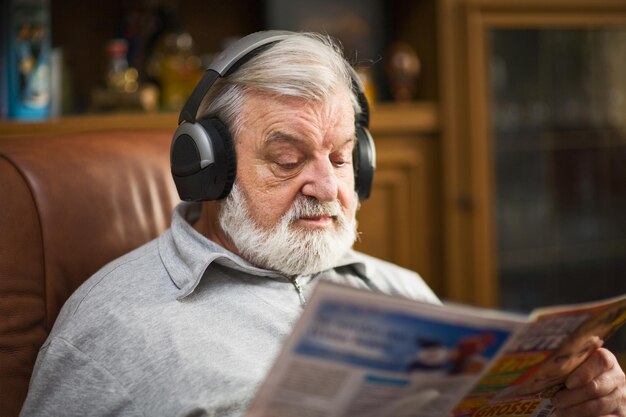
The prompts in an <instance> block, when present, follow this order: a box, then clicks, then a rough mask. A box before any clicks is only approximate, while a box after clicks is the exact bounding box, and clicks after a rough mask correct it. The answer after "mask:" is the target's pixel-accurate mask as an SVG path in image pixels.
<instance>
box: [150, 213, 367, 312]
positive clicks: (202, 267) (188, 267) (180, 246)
mask: <svg viewBox="0 0 626 417" xmlns="http://www.w3.org/2000/svg"><path fill="white" fill-rule="evenodd" d="M201 209H202V203H188V202H182V203H180V204H179V205H178V206H177V207H176V208H175V209H174V213H173V216H172V225H171V227H170V228H169V229H168V230H167V231H166V232H165V233H164V234H163V235H161V237H160V238H159V242H158V243H159V253H160V256H161V260H162V262H163V264H164V265H165V268H166V269H167V271H168V273H169V276H170V278H171V279H172V282H173V283H174V285H175V286H176V287H177V288H178V289H179V294H178V295H177V297H176V298H177V299H178V300H181V299H183V298H185V297H187V296H188V295H190V294H191V293H193V291H194V290H195V288H196V287H197V286H198V284H199V283H200V281H201V280H202V278H203V276H204V275H205V272H206V271H207V269H208V267H209V266H210V265H211V264H212V263H214V262H215V263H216V264H219V265H222V266H225V267H227V268H230V269H233V270H236V271H240V272H242V273H245V274H249V275H254V276H258V277H260V278H263V277H265V278H273V279H277V278H278V279H287V277H286V276H285V275H283V274H281V273H279V272H276V271H271V270H267V269H263V268H259V267H256V266H254V265H252V264H251V263H250V262H248V261H246V260H245V259H243V258H241V257H240V256H238V255H236V254H234V253H232V252H231V251H229V250H227V249H225V248H223V247H222V246H220V245H218V244H216V243H215V242H213V241H211V240H210V239H208V238H206V237H205V236H203V235H202V234H201V233H199V232H198V231H197V230H195V229H194V228H193V226H192V224H193V223H195V222H196V221H197V220H198V219H199V217H200V212H201ZM348 265H353V266H354V268H355V269H356V270H357V271H358V272H359V275H361V276H367V274H366V272H367V271H366V265H365V263H364V262H363V260H362V259H361V257H359V256H358V254H357V253H355V252H354V251H352V250H350V251H348V253H346V255H344V256H343V257H342V258H341V259H339V261H338V262H337V264H336V265H334V266H333V268H338V267H341V266H348Z"/></svg>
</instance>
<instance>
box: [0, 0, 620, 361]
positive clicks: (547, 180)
mask: <svg viewBox="0 0 626 417" xmlns="http://www.w3.org/2000/svg"><path fill="white" fill-rule="evenodd" d="M2 16H3V18H2V19H3V22H2V30H3V32H2V40H3V42H2V61H0V65H1V68H2V78H1V80H0V81H1V82H2V88H1V89H0V91H1V95H0V98H1V101H0V103H1V105H0V111H1V115H2V118H3V119H4V121H3V122H2V123H0V129H2V130H4V132H5V133H7V132H8V133H11V134H23V133H29V132H33V131H37V130H38V129H44V128H38V127H37V126H45V129H53V130H54V129H58V130H63V129H66V128H68V126H69V128H72V129H74V128H75V126H76V124H75V123H78V122H76V120H80V118H81V117H90V118H89V119H88V120H89V123H90V124H91V126H92V127H93V126H104V125H113V126H120V125H122V124H123V125H124V126H125V127H128V126H133V124H136V125H137V126H146V125H155V126H161V127H163V128H170V127H171V129H172V130H173V129H174V127H175V119H176V111H178V110H180V108H181V107H182V105H183V103H184V101H185V100H186V98H187V95H188V94H189V92H190V91H191V90H192V89H193V87H194V85H195V83H196V82H197V80H198V79H199V77H200V76H201V75H202V71H203V68H204V67H206V66H207V65H208V63H209V62H210V61H211V59H212V57H213V56H214V55H215V54H216V53H217V52H219V51H220V50H221V49H222V48H224V47H225V46H226V45H228V44H229V43H230V42H232V41H233V40H235V39H237V38H239V37H241V36H243V35H245V34H248V33H250V32H254V31H257V30H263V29H289V30H314V31H321V32H324V33H328V34H330V35H332V36H335V37H337V38H338V39H339V40H340V41H341V43H342V45H343V47H344V48H345V51H346V54H347V56H348V57H349V59H350V60H351V62H353V63H354V65H355V67H356V68H357V69H358V71H359V74H360V75H361V76H362V79H363V81H364V84H365V86H366V89H367V94H368V96H369V98H370V100H371V102H372V107H373V110H372V112H373V115H372V131H373V133H374V138H375V141H376V146H377V150H378V152H379V155H378V171H377V177H376V182H375V193H374V196H373V198H372V199H371V200H370V201H367V202H365V203H364V204H363V208H362V210H361V212H360V214H359V220H360V225H361V230H362V232H363V239H362V241H361V242H360V243H359V244H358V246H357V247H358V249H360V250H363V251H365V252H368V253H372V254H375V255H377V256H381V257H383V258H385V259H389V260H391V261H394V262H397V263H399V264H401V265H404V266H406V267H409V268H411V269H414V270H417V271H418V272H420V273H421V274H422V275H423V276H424V277H425V279H426V280H427V281H428V282H429V284H430V285H431V286H432V287H433V288H434V289H435V290H436V291H437V292H438V294H439V295H440V296H441V297H442V298H445V299H448V300H453V301H459V302H465V303H470V304H474V305H482V306H489V307H499V308H503V309H507V310H512V311H522V312H527V311H529V310H530V309H532V308H534V307H537V306H543V305H552V304H562V303H574V302H581V301H591V300H595V299H599V298H605V297H610V296H615V295H618V294H623V293H626V2H624V1H621V0H558V1H557V0H554V1H548V2H546V1H545V0H542V1H537V0H439V1H437V0H413V1H409V0H406V1H405V0H396V1H383V0H343V1H331V0H317V1H316V0H266V1H252V0H230V1H228V2H217V1H207V0H205V1H199V0H180V1H168V0H109V1H106V2H86V1H79V0H49V1H42V0H21V1H20V0H3V2H2ZM129 114H131V115H134V116H133V118H130V119H129V118H127V117H126V116H127V115H129ZM94 115H96V116H94ZM100 115H101V117H102V118H98V117H100ZM94 117H95V118H94ZM33 120H35V121H38V122H35V123H33V122H32V121H33ZM82 120H85V119H82ZM40 124H41V125H40ZM51 126H53V127H51ZM611 343H612V345H613V346H615V347H616V348H617V349H618V350H622V351H626V332H624V331H621V332H620V333H619V334H618V336H617V337H616V338H615V339H614V340H613V341H612V342H611ZM622 361H623V360H622ZM622 363H624V362H622Z"/></svg>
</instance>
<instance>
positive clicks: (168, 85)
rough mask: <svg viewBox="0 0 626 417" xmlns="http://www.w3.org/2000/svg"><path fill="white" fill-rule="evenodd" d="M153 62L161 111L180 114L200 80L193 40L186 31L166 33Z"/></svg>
mask: <svg viewBox="0 0 626 417" xmlns="http://www.w3.org/2000/svg"><path fill="white" fill-rule="evenodd" d="M155 57H156V59H155V61H154V62H153V65H155V66H156V67H157V68H156V70H155V71H154V73H155V75H156V78H157V79H158V80H159V83H160V86H161V108H162V109H163V110H172V111H180V109H181V108H182V107H183V105H184V104H185V101H186V100H187V97H188V96H189V94H191V92H192V91H193V89H194V87H195V85H196V84H197V83H198V81H200V78H201V77H202V68H201V60H200V57H198V56H197V55H195V54H194V53H193V40H192V38H191V35H189V33H187V32H174V33H168V34H166V35H165V36H164V37H163V38H162V44H161V48H160V50H159V51H158V54H156V55H155Z"/></svg>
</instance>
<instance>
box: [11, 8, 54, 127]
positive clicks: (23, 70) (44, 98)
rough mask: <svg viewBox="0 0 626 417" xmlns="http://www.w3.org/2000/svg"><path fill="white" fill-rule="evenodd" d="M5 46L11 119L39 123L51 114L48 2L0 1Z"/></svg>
mask: <svg viewBox="0 0 626 417" xmlns="http://www.w3.org/2000/svg"><path fill="white" fill-rule="evenodd" d="M2 3H3V5H4V8H5V10H3V11H2V12H3V14H4V15H5V17H8V22H6V24H3V29H2V30H4V31H5V33H4V34H3V41H4V43H5V45H4V46H3V50H4V54H5V56H4V59H3V61H4V62H3V67H4V68H3V71H5V75H3V77H2V81H3V83H4V84H5V85H3V86H2V89H3V90H5V91H6V93H5V94H3V95H5V98H4V100H5V101H6V113H7V115H8V117H9V118H11V119H18V120H41V119H45V118H47V117H48V116H49V114H50V102H51V99H50V72H51V68H50V51H51V41H50V9H49V2H48V0H8V1H5V0H3V1H2Z"/></svg>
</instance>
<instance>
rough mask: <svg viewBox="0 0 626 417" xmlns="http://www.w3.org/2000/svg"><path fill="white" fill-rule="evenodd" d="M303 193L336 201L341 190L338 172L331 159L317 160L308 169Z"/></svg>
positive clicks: (322, 199)
mask: <svg viewBox="0 0 626 417" xmlns="http://www.w3.org/2000/svg"><path fill="white" fill-rule="evenodd" d="M306 175H307V178H306V180H305V181H306V182H305V183H304V185H303V186H302V194H304V195H306V196H309V197H315V198H316V199H317V200H319V201H334V200H336V199H337V193H338V190H339V186H338V179H337V173H336V172H335V167H334V166H333V164H332V162H331V161H330V160H325V161H322V160H321V161H316V162H315V163H313V164H311V166H310V169H307V174H306Z"/></svg>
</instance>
